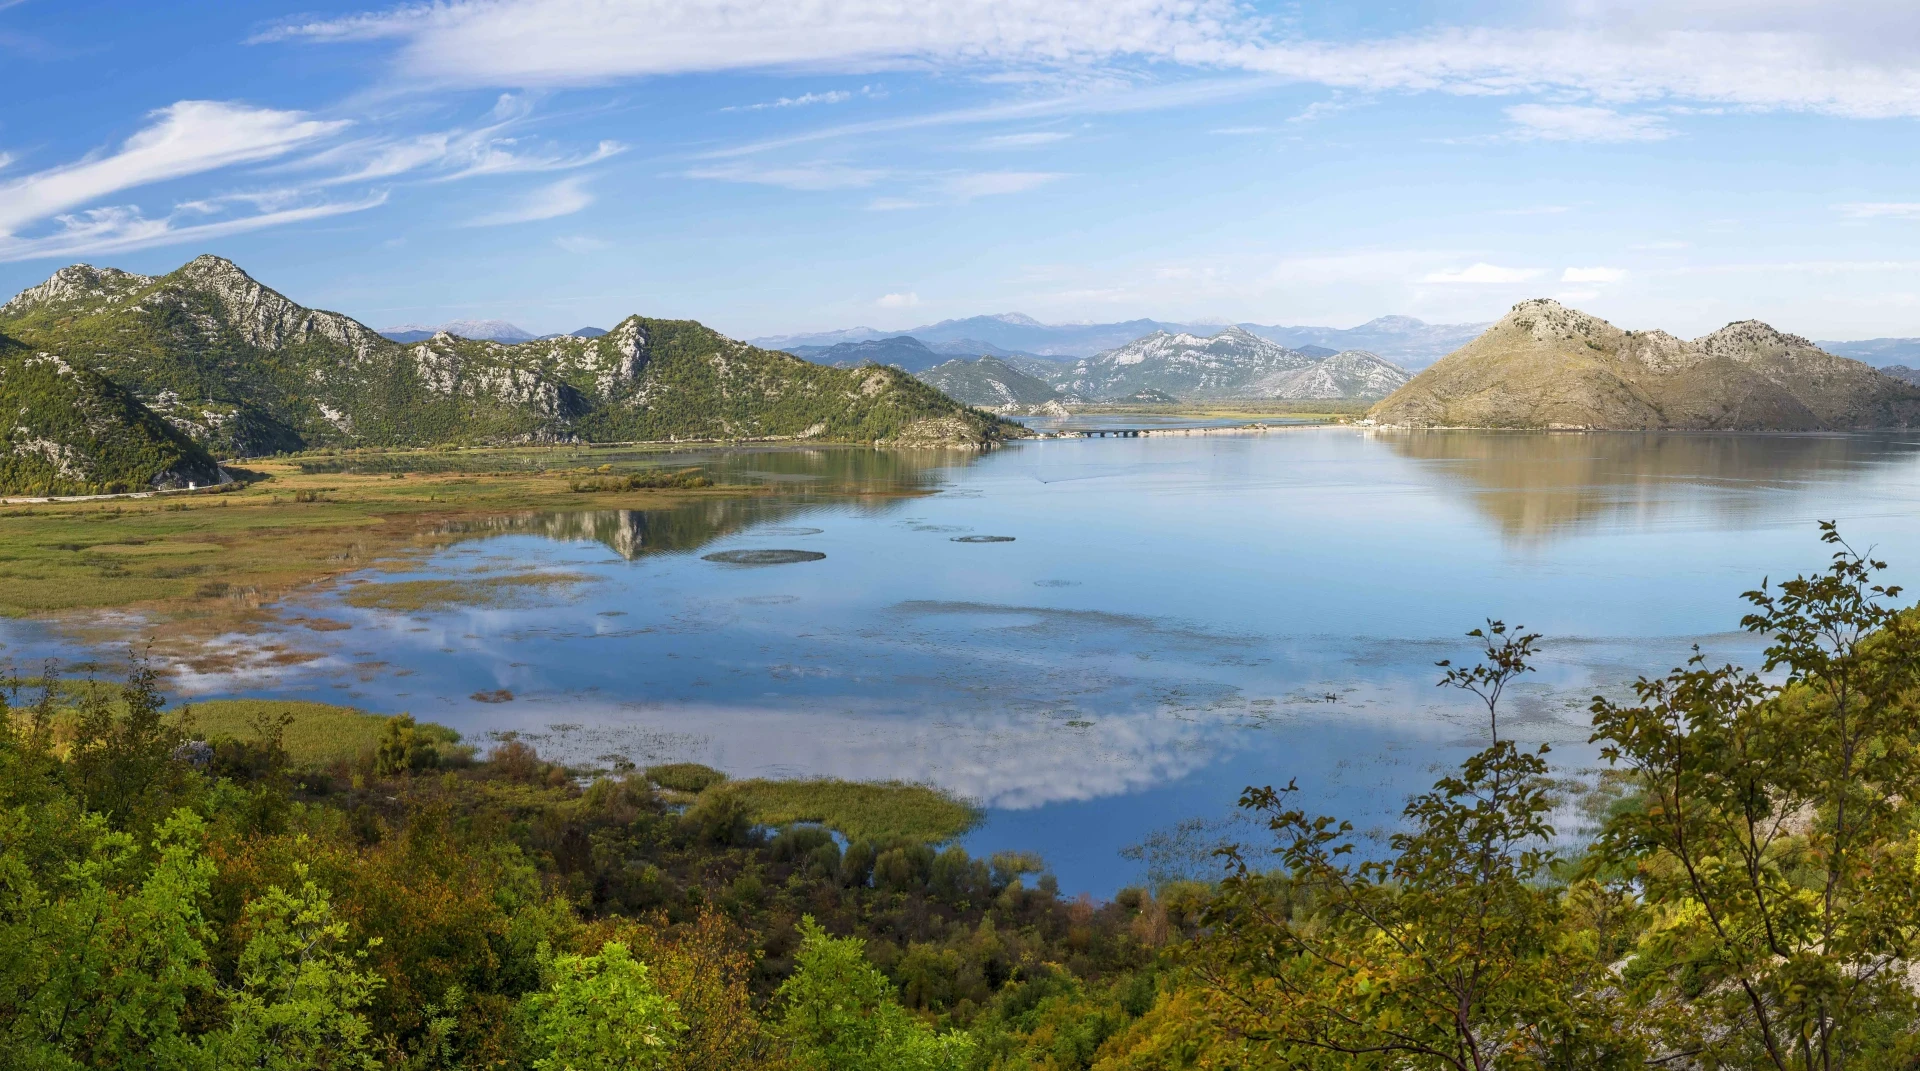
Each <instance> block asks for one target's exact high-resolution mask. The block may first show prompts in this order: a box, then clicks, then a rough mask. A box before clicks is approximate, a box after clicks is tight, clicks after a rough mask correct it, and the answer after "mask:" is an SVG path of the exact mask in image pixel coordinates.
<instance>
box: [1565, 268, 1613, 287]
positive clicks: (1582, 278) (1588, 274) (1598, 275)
mask: <svg viewBox="0 0 1920 1071" xmlns="http://www.w3.org/2000/svg"><path fill="white" fill-rule="evenodd" d="M1626 277H1627V273H1626V271H1624V270H1623V269H1620V268H1568V269H1567V270H1566V271H1563V272H1561V273H1560V281H1561V282H1563V283H1617V282H1619V281H1620V280H1622V279H1625V278H1626Z"/></svg>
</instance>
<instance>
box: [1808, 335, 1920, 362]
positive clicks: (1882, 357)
mask: <svg viewBox="0 0 1920 1071" xmlns="http://www.w3.org/2000/svg"><path fill="white" fill-rule="evenodd" d="M1814 345H1816V346H1818V347H1820V348H1821V349H1823V350H1826V351H1827V352H1828V353H1832V354H1836V355H1838V356H1841V357H1851V358H1853V359H1854V360H1856V361H1860V362H1862V363H1864V364H1870V365H1873V366H1874V367H1876V368H1883V367H1885V366H1887V365H1890V364H1892V365H1914V364H1920V338H1865V339H1859V340H1857V341H1854V342H1815V343H1814Z"/></svg>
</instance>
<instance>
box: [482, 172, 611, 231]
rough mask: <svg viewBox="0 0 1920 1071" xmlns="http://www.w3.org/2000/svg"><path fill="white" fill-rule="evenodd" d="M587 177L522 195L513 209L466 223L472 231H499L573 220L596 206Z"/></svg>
mask: <svg viewBox="0 0 1920 1071" xmlns="http://www.w3.org/2000/svg"><path fill="white" fill-rule="evenodd" d="M586 184H587V176H585V175H575V176H573V177H571V178H563V179H561V180H560V181H558V182H554V183H550V184H548V185H546V186H541V187H540V188H538V189H535V190H532V191H529V192H528V193H525V194H522V195H521V196H520V197H519V198H518V199H517V200H516V201H515V203H513V204H512V205H510V206H508V207H506V208H503V209H501V210H500V211H498V212H489V213H487V214H486V215H483V216H479V217H476V218H474V219H472V220H469V221H468V222H467V224H466V225H467V226H469V227H500V226H504V225H506V224H510V223H532V222H534V221H536V220H542V219H558V218H559V217H561V216H570V215H572V214H574V213H575V212H578V211H580V210H581V209H583V208H585V207H587V206H588V205H590V204H592V203H593V194H591V193H589V192H587V189H586Z"/></svg>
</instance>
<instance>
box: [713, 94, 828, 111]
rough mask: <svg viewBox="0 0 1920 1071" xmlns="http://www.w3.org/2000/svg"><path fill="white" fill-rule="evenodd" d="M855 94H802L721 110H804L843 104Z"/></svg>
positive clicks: (735, 105)
mask: <svg viewBox="0 0 1920 1071" xmlns="http://www.w3.org/2000/svg"><path fill="white" fill-rule="evenodd" d="M852 99H853V94H852V93H849V92H847V91H846V90H844V89H830V90H828V91H826V92H825V93H802V94H800V95H799V96H797V97H780V98H778V99H775V100H767V101H761V102H760V103H758V104H734V105H730V106H728V107H725V108H722V109H720V110H721V111H723V112H759V111H765V110H767V109H768V108H804V107H806V106H807V105H809V104H841V103H844V102H846V101H849V100H852Z"/></svg>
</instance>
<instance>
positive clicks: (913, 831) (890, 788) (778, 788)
mask: <svg viewBox="0 0 1920 1071" xmlns="http://www.w3.org/2000/svg"><path fill="white" fill-rule="evenodd" d="M708 791H709V792H714V791H720V792H726V793H728V794H730V795H732V796H734V797H735V798H737V799H739V800H740V801H741V802H743V803H745V804H746V806H747V811H748V813H749V814H750V815H751V816H752V818H753V820H754V821H755V822H757V823H759V824H761V825H767V826H784V825H791V824H792V823H794V822H818V823H820V824H821V825H823V826H826V827H827V828H828V829H831V830H834V831H836V832H839V833H842V834H844V835H845V836H846V837H847V838H848V839H850V840H870V841H874V842H876V843H885V842H887V841H892V840H913V841H921V842H924V843H936V842H939V841H945V840H952V839H953V838H955V837H957V836H959V835H961V834H962V833H965V832H966V831H967V830H969V829H972V828H973V827H974V825H975V824H977V823H978V822H979V821H980V818H981V813H980V809H979V808H977V807H975V806H973V805H972V804H970V803H967V802H966V801H964V800H960V799H956V798H955V797H953V796H952V795H950V794H949V793H946V792H943V791H941V790H940V789H937V788H934V787H932V786H930V785H914V784H907V783H905V782H902V781H838V780H833V779H831V778H819V779H815V780H807V781H765V780H753V781H732V782H728V783H726V784H725V785H724V786H722V787H719V788H714V789H708Z"/></svg>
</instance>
